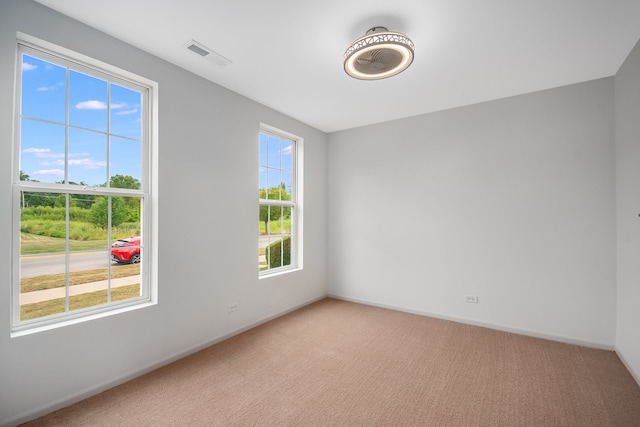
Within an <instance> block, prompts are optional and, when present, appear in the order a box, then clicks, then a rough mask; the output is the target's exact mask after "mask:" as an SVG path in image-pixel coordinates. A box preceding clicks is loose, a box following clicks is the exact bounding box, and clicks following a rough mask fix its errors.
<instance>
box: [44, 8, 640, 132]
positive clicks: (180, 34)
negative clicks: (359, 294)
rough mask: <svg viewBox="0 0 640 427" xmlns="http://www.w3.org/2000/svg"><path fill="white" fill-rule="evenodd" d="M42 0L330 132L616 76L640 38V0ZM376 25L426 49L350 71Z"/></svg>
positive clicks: (194, 71)
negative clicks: (352, 57)
mask: <svg viewBox="0 0 640 427" xmlns="http://www.w3.org/2000/svg"><path fill="white" fill-rule="evenodd" d="M37 1H38V2H39V3H42V4H44V5H46V6H48V7H50V8H53V9H55V10H57V11H59V12H61V13H63V14H66V15H68V16H71V17H73V18H75V19H77V20H79V21H81V22H84V23H86V24H88V25H91V26H92V27H95V28H97V29H99V30H101V31H103V32H105V33H108V34H110V35H112V36H114V37H116V38H118V39H121V40H123V41H125V42H127V43H129V44H131V45H134V46H136V47H138V48H141V49H143V50H145V51H147V52H150V53H152V54H154V55H156V56H158V57H160V58H163V59H165V60H167V61H169V62H172V63H174V64H176V65H178V66H180V67H182V68H184V69H187V70H189V71H191V72H193V73H195V74H198V75H200V76H202V77H204V78H206V79H209V80H211V81H212V82H215V83H217V84H219V85H221V86H224V87H226V88H228V89H230V90H232V91H234V92H237V93H239V94H242V95H244V96H246V97H248V98H251V99H253V100H255V101H257V102H259V103H261V104H264V105H267V106H269V107H271V108H273V109H275V110H277V111H280V112H282V113H284V114H286V115H288V116H290V117H293V118H295V119H298V120H300V121H302V122H304V123H307V124H309V125H311V126H313V127H315V128H317V129H319V130H322V131H324V132H333V131H338V130H343V129H348V128H353V127H358V126H363V125H368V124H372V123H378V122H384V121H388V120H394V119H398V118H402V117H409V116H415V115H418V114H423V113H428V112H433V111H439V110H444V109H449V108H453V107H458V106H463V105H469V104H474V103H478V102H483V101H488V100H492V99H499V98H504V97H508V96H513V95H519V94H523V93H528V92H533V91H537V90H542V89H548V88H552V87H558V86H563V85H567V84H572V83H577V82H582V81H588V80H593V79H597V78H601V77H608V76H612V75H614V74H615V73H616V72H617V70H618V68H619V67H620V65H621V64H622V63H623V61H624V60H625V58H626V57H627V55H628V54H629V52H630V51H631V49H632V48H633V46H634V45H635V44H636V42H637V41H638V39H639V38H640V25H639V24H638V23H640V0H483V1H478V0H394V1H389V2H383V1H378V2H374V1H371V0H321V1H310V0H234V1H229V0H180V1H158V0H109V1H104V0H37ZM374 26H385V27H387V28H388V29H389V30H390V31H396V32H401V33H404V34H406V35H407V36H409V37H410V38H411V39H412V40H413V42H414V44H415V46H416V54H415V60H414V62H413V64H412V66H411V67H410V68H409V69H407V70H406V71H404V72H403V73H401V74H399V75H397V76H395V77H391V78H388V79H385V80H379V81H360V80H355V79H353V78H350V77H348V76H347V74H346V73H345V72H344V71H343V68H342V55H343V53H344V51H345V50H346V48H347V47H348V46H349V44H350V43H351V42H352V41H354V40H355V39H356V38H358V37H361V36H363V35H364V33H365V32H366V31H367V29H369V28H370V27H374ZM191 40H195V41H197V42H199V43H201V44H202V45H204V46H206V47H208V48H209V49H211V50H213V51H215V52H216V53H218V54H220V55H222V56H224V57H226V58H228V59H229V60H231V61H232V63H231V64H229V65H227V66H224V67H222V66H220V65H218V64H216V63H214V62H212V61H210V60H207V59H204V58H202V57H200V56H198V55H196V54H195V53H193V52H191V51H190V50H188V49H187V48H186V46H187V45H188V44H189V42H190V41H191Z"/></svg>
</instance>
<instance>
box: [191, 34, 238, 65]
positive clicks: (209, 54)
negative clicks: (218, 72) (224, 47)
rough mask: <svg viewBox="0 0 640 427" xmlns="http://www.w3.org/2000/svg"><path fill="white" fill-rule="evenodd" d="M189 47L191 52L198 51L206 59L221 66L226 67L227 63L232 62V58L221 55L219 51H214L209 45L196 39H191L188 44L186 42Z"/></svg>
mask: <svg viewBox="0 0 640 427" xmlns="http://www.w3.org/2000/svg"><path fill="white" fill-rule="evenodd" d="M186 47H187V49H189V50H190V51H191V52H193V53H196V54H198V55H200V56H202V57H203V58H205V59H208V60H209V61H211V62H213V63H215V64H217V65H219V66H221V67H226V66H227V65H229V64H231V62H232V61H231V60H230V59H227V58H225V57H224V56H222V55H220V54H219V53H216V52H214V51H213V50H211V49H209V48H208V47H206V46H205V45H203V44H202V43H199V42H197V41H195V40H190V41H189V42H188V43H187V44H186Z"/></svg>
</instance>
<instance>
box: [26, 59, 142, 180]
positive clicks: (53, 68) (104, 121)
mask: <svg viewBox="0 0 640 427" xmlns="http://www.w3.org/2000/svg"><path fill="white" fill-rule="evenodd" d="M141 103H142V95H141V93H140V92H137V91H135V90H131V89H129V88H126V87H123V86H121V85H117V84H115V83H109V82H107V81H105V80H102V79H98V78H95V77H92V76H89V75H87V74H83V73H81V72H78V71H75V70H73V68H71V69H69V73H68V75H67V69H66V68H65V67H62V66H59V65H56V64H53V63H50V62H46V61H43V60H41V59H38V58H35V57H33V56H30V55H27V54H24V55H23V57H22V112H21V113H22V119H21V147H20V170H21V171H22V172H24V173H25V174H27V175H29V178H30V179H32V180H37V181H40V182H50V183H52V182H60V181H63V180H64V179H65V170H67V171H68V174H69V180H70V181H73V182H76V183H79V182H84V183H85V184H88V185H101V184H104V183H105V182H107V181H108V180H109V178H110V177H109V176H107V165H108V166H109V172H110V173H109V175H110V176H113V175H118V174H120V175H130V176H133V177H134V178H136V179H138V180H141V160H142V153H141V143H140V138H141V135H142V125H141V117H142V116H141ZM67 107H68V108H67ZM67 115H68V123H67ZM66 146H68V152H67V154H65V147H66ZM65 166H66V167H65Z"/></svg>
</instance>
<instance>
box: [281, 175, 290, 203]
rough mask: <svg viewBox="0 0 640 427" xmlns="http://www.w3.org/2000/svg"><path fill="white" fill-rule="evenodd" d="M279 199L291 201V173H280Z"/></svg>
mask: <svg viewBox="0 0 640 427" xmlns="http://www.w3.org/2000/svg"><path fill="white" fill-rule="evenodd" d="M280 179H281V182H280V186H281V197H282V200H291V183H292V176H291V172H282V174H281V175H280Z"/></svg>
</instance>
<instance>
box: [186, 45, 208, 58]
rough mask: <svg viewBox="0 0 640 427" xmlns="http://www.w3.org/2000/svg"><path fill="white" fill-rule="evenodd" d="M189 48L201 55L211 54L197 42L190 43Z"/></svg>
mask: <svg viewBox="0 0 640 427" xmlns="http://www.w3.org/2000/svg"><path fill="white" fill-rule="evenodd" d="M187 49H189V50H190V51H193V52H195V53H197V54H198V55H200V56H207V55H209V53H210V52H209V51H207V50H204V49H203V48H201V47H200V46H198V45H197V44H193V43H192V44H190V45H189V47H187Z"/></svg>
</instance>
